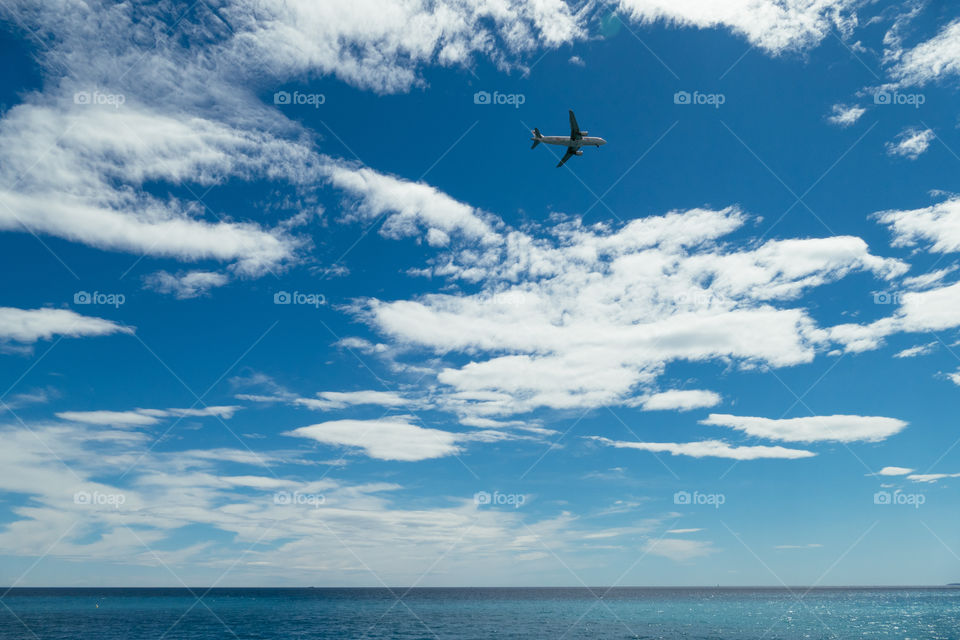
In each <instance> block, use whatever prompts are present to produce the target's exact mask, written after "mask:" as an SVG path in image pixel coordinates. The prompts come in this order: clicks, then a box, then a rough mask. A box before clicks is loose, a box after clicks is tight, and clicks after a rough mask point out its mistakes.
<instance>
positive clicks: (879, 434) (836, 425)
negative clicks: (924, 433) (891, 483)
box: [700, 413, 907, 442]
mask: <svg viewBox="0 0 960 640" xmlns="http://www.w3.org/2000/svg"><path fill="white" fill-rule="evenodd" d="M700 423H701V424H706V425H713V426H719V427H730V428H732V429H737V430H738V431H743V432H744V433H746V434H747V435H750V436H754V437H757V438H767V439H769V440H784V441H787V442H823V441H832V442H879V441H881V440H885V439H887V438H889V437H890V436H892V435H894V434H897V433H899V432H900V431H902V430H903V429H904V427H906V426H907V423H906V422H904V421H903V420H897V419H896V418H883V417H876V416H844V415H835V416H809V417H805V418H783V419H780V420H773V419H771V418H757V417H748V416H732V415H727V414H717V413H713V414H710V416H709V417H708V418H706V419H705V420H701V421H700Z"/></svg>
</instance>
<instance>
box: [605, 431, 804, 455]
mask: <svg viewBox="0 0 960 640" xmlns="http://www.w3.org/2000/svg"><path fill="white" fill-rule="evenodd" d="M587 437H588V438H589V439H590V440H593V441H594V442H598V443H600V444H603V445H606V446H610V447H615V448H617V449H636V450H638V451H650V452H652V453H669V454H670V455H674V456H690V457H692V458H728V459H730V460H762V459H786V460H796V459H799V458H811V457H813V456H815V455H817V454H815V453H814V452H812V451H805V450H803V449H788V448H786V447H780V446H774V447H770V446H763V445H756V446H735V445H731V444H728V443H726V442H723V441H722V440H700V441H697V442H629V441H622V440H610V439H609V438H604V437H601V436H587Z"/></svg>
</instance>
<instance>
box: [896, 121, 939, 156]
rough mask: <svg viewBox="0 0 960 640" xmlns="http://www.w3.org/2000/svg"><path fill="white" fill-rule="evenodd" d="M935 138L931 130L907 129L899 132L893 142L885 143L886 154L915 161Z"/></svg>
mask: <svg viewBox="0 0 960 640" xmlns="http://www.w3.org/2000/svg"><path fill="white" fill-rule="evenodd" d="M935 137H936V135H935V134H934V133H933V130H932V129H918V128H916V127H911V128H907V129H904V130H903V131H901V132H900V133H899V134H898V135H897V137H896V138H895V139H894V141H893V142H888V143H887V145H886V147H887V153H888V154H890V155H892V156H903V157H904V158H907V159H909V160H916V159H917V158H919V157H920V154H922V153H923V152H925V151H926V150H927V148H929V147H930V143H931V142H933V139H934V138H935Z"/></svg>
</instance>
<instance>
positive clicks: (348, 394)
mask: <svg viewBox="0 0 960 640" xmlns="http://www.w3.org/2000/svg"><path fill="white" fill-rule="evenodd" d="M292 402H293V404H299V405H302V406H304V407H308V408H310V409H319V410H321V411H328V410H331V409H344V408H346V407H349V406H355V405H364V404H372V405H379V406H381V407H402V406H405V405H408V404H411V402H412V401H411V400H410V399H408V398H404V397H403V396H401V395H400V394H398V393H394V392H392V391H321V392H320V393H318V394H317V397H316V398H294V399H293V401H292Z"/></svg>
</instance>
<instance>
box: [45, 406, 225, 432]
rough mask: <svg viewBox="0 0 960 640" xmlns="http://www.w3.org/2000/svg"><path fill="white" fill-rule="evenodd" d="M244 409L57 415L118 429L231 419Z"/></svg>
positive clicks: (77, 412) (205, 408)
mask: <svg viewBox="0 0 960 640" xmlns="http://www.w3.org/2000/svg"><path fill="white" fill-rule="evenodd" d="M240 409H242V407H237V406H215V407H203V408H201V409H133V410H130V411H107V410H97V411H61V412H59V413H57V414H56V416H57V417H58V418H60V419H61V420H68V421H71V422H82V423H85V424H97V425H111V426H117V427H127V426H147V425H151V424H156V423H157V422H159V421H160V418H169V417H178V418H186V417H193V418H199V417H205V416H218V417H221V418H228V419H229V418H231V417H233V414H234V413H236V412H237V411H238V410H240Z"/></svg>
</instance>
